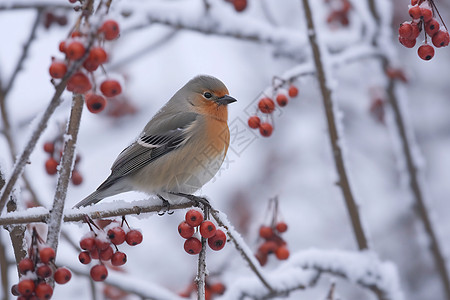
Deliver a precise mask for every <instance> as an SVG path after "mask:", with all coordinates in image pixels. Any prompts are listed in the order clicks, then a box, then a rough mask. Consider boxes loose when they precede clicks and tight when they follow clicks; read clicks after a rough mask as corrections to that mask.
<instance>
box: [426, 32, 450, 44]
mask: <svg viewBox="0 0 450 300" xmlns="http://www.w3.org/2000/svg"><path fill="white" fill-rule="evenodd" d="M431 40H432V42H433V45H434V46H435V47H436V48H440V47H446V46H448V43H449V41H450V36H449V34H448V32H447V31H443V30H439V31H438V32H436V33H435V34H434V35H433V38H432V39H431Z"/></svg>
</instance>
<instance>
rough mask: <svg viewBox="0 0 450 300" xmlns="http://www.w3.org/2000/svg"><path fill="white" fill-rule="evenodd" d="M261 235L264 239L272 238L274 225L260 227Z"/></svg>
mask: <svg viewBox="0 0 450 300" xmlns="http://www.w3.org/2000/svg"><path fill="white" fill-rule="evenodd" d="M259 236H260V237H262V238H264V239H270V238H271V237H272V236H274V232H273V229H272V227H270V226H261V227H259Z"/></svg>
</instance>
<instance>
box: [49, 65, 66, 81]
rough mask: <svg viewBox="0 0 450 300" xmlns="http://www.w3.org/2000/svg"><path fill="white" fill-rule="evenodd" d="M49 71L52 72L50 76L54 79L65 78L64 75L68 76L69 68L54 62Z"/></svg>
mask: <svg viewBox="0 0 450 300" xmlns="http://www.w3.org/2000/svg"><path fill="white" fill-rule="evenodd" d="M48 71H49V72H50V76H52V78H63V77H64V75H66V72H67V66H66V64H65V63H63V62H60V61H54V62H52V64H51V65H50V68H49V70H48Z"/></svg>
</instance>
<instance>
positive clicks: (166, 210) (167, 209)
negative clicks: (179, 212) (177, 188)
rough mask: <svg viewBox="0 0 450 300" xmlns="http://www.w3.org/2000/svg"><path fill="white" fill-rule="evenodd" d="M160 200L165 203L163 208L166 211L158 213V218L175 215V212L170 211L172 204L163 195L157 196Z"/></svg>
mask: <svg viewBox="0 0 450 300" xmlns="http://www.w3.org/2000/svg"><path fill="white" fill-rule="evenodd" d="M157 196H158V198H159V199H161V201H162V202H163V206H164V207H165V208H166V209H165V210H162V211H160V212H158V216H164V215H165V214H166V213H167V214H168V215H173V213H174V211H173V210H172V211H171V210H170V203H169V201H168V200H167V199H165V198H164V197H163V196H161V195H159V194H158V195H157Z"/></svg>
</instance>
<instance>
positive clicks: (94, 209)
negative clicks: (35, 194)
mask: <svg viewBox="0 0 450 300" xmlns="http://www.w3.org/2000/svg"><path fill="white" fill-rule="evenodd" d="M120 202H121V201H116V202H114V204H115V205H114V207H115V208H114V209H108V208H109V207H108V206H110V204H111V203H100V204H96V205H92V206H89V207H83V208H80V209H71V210H69V212H66V213H65V215H64V218H63V221H64V222H79V221H84V219H85V217H86V216H88V217H90V218H91V219H93V220H94V219H103V218H112V217H121V216H127V215H140V214H141V213H158V212H161V211H164V210H165V209H167V206H165V205H152V204H151V203H150V201H149V200H141V201H132V202H125V201H122V203H120ZM117 203H120V205H121V206H122V207H120V205H119V204H117ZM194 205H195V203H193V202H190V201H189V202H184V203H180V204H174V205H170V209H171V210H177V209H185V208H189V207H192V206H194ZM49 218H50V215H49V213H48V210H46V209H45V208H43V207H35V208H29V209H27V210H24V211H20V212H13V213H7V214H6V215H4V216H3V217H0V226H5V225H13V224H28V223H39V222H40V223H48V220H49Z"/></svg>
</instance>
